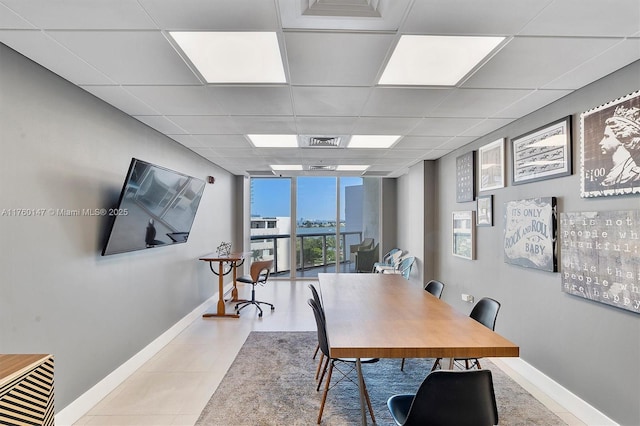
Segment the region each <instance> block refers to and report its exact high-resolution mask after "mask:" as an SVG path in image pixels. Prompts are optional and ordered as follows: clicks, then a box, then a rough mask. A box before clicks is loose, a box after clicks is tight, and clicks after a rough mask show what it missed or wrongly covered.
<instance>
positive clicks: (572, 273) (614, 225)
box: [559, 210, 640, 313]
mask: <svg viewBox="0 0 640 426" xmlns="http://www.w3.org/2000/svg"><path fill="white" fill-rule="evenodd" d="M638 229H640V210H624V211H591V212H567V213H562V214H560V232H559V234H560V276H561V278H562V291H563V292H565V293H568V294H571V295H574V296H578V297H582V298H585V299H589V300H593V301H595V302H600V303H604V304H607V305H610V306H615V307H617V308H621V309H626V310H628V311H631V312H635V313H640V255H639V253H640V239H639V237H638Z"/></svg>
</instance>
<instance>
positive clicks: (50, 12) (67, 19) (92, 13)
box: [2, 0, 157, 30]
mask: <svg viewBox="0 0 640 426" xmlns="http://www.w3.org/2000/svg"><path fill="white" fill-rule="evenodd" d="M2 3H4V4H5V5H7V6H8V7H10V8H11V9H12V10H13V11H15V12H16V13H18V14H20V15H22V16H25V17H27V20H28V21H29V22H31V23H32V24H34V25H36V26H37V27H39V28H44V29H92V30H106V29H122V30H124V29H134V30H135V29H156V28H157V27H156V25H155V24H154V23H153V21H152V20H151V19H150V18H149V16H148V15H147V14H146V13H145V11H144V10H143V9H142V8H141V7H140V5H139V4H138V2H137V1H136V0H91V1H85V0H56V1H51V0H29V1H24V0H2Z"/></svg>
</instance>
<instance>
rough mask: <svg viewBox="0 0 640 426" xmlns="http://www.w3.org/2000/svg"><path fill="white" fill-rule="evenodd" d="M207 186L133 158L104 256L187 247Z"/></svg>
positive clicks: (195, 179) (188, 177) (103, 251)
mask: <svg viewBox="0 0 640 426" xmlns="http://www.w3.org/2000/svg"><path fill="white" fill-rule="evenodd" d="M204 186H205V183H204V181H203V180H201V179H197V178H194V177H192V176H188V175H185V174H182V173H178V172H175V171H173V170H169V169H165V168H164V167H160V166H156V165H155V164H151V163H147V162H145V161H142V160H138V159H136V158H133V159H132V160H131V164H130V166H129V171H128V172H127V178H126V179H125V182H124V185H123V187H122V191H121V193H120V199H119V201H118V206H117V208H116V209H113V210H112V211H113V212H114V220H113V222H112V225H111V232H110V233H109V237H108V239H107V242H106V244H105V246H104V249H103V250H102V255H103V256H106V255H109V254H116V253H124V252H129V251H135V250H143V249H148V248H154V247H164V246H168V245H172V244H180V243H186V242H187V239H188V238H189V232H191V225H192V224H193V220H194V219H195V216H196V212H197V210H198V205H199V204H200V199H201V198H202V193H203V191H204Z"/></svg>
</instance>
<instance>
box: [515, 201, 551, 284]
mask: <svg viewBox="0 0 640 426" xmlns="http://www.w3.org/2000/svg"><path fill="white" fill-rule="evenodd" d="M556 253H557V239H556V198H555V197H545V198H533V199H529V200H517V201H509V202H507V203H505V205H504V261H505V262H506V263H511V264H513V265H518V266H524V267H525V268H535V269H541V270H543V271H549V272H557V271H558V261H557V254H556Z"/></svg>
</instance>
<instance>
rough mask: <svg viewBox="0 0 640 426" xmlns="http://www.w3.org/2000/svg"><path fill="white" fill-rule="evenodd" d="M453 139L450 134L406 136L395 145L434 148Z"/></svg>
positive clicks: (401, 147)
mask: <svg viewBox="0 0 640 426" xmlns="http://www.w3.org/2000/svg"><path fill="white" fill-rule="evenodd" d="M449 139H451V137H450V136H405V137H404V138H402V139H400V141H399V142H398V143H397V144H396V145H395V148H397V149H432V148H436V147H438V146H440V145H442V144H443V143H445V142H446V141H448V140H449Z"/></svg>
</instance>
